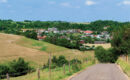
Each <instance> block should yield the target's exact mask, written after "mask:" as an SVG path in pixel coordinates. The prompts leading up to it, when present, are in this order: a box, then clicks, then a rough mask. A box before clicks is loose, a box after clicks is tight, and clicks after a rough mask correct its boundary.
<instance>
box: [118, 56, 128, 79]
mask: <svg viewBox="0 0 130 80" xmlns="http://www.w3.org/2000/svg"><path fill="white" fill-rule="evenodd" d="M117 64H119V65H120V66H121V68H122V69H123V71H124V72H125V73H126V74H127V75H128V76H129V77H130V64H129V63H127V62H126V61H124V60H123V59H121V58H120V59H119V60H118V61H117Z"/></svg>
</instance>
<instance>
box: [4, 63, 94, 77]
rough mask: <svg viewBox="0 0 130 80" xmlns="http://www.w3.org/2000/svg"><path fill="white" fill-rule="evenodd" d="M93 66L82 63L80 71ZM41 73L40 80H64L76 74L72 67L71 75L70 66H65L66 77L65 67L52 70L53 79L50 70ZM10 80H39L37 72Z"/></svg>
mask: <svg viewBox="0 0 130 80" xmlns="http://www.w3.org/2000/svg"><path fill="white" fill-rule="evenodd" d="M93 64H94V61H88V62H87V63H86V62H85V63H82V64H81V69H80V71H81V70H84V69H86V68H87V67H89V66H91V65H93ZM40 71H41V72H40V73H41V78H40V80H64V79H66V78H68V77H69V76H71V75H73V74H74V73H76V72H75V71H73V70H72V66H71V73H70V72H69V67H68V65H66V66H65V71H66V74H65V75H64V72H63V67H60V68H59V67H58V68H55V69H52V72H51V73H52V74H51V78H50V77H49V71H48V69H45V70H40ZM4 80H6V79H4ZM10 80H38V78H37V72H34V73H31V74H27V75H25V76H20V77H16V78H11V79H10Z"/></svg>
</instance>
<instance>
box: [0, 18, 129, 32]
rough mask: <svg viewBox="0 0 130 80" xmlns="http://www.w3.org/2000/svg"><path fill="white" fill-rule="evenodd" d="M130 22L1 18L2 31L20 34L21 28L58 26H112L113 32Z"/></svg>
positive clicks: (71, 27) (92, 28)
mask: <svg viewBox="0 0 130 80" xmlns="http://www.w3.org/2000/svg"><path fill="white" fill-rule="evenodd" d="M125 24H130V23H129V22H125V23H121V22H117V21H109V20H106V21H102V20H98V21H95V22H91V23H90V24H85V23H82V24H81V23H70V22H63V21H29V20H25V21H23V22H18V21H13V20H0V31H4V32H7V33H13V34H20V33H21V29H23V28H24V29H27V28H28V29H30V28H33V29H38V28H40V29H41V28H42V29H48V28H51V27H56V28H58V29H59V30H66V29H81V30H93V31H98V32H101V31H103V30H104V27H105V26H110V27H109V28H108V29H107V31H108V32H111V31H112V30H113V29H115V28H118V27H119V26H122V25H125Z"/></svg>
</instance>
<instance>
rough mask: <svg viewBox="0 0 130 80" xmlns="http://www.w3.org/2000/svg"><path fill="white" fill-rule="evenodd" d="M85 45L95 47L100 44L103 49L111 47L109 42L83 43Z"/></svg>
mask: <svg viewBox="0 0 130 80" xmlns="http://www.w3.org/2000/svg"><path fill="white" fill-rule="evenodd" d="M85 45H86V46H95V47H98V46H102V47H103V48H105V49H108V48H111V44H110V43H106V44H85Z"/></svg>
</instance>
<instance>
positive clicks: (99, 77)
mask: <svg viewBox="0 0 130 80" xmlns="http://www.w3.org/2000/svg"><path fill="white" fill-rule="evenodd" d="M70 80H128V77H127V76H126V75H125V74H124V73H123V72H122V71H121V70H120V69H119V67H118V66H117V65H116V64H96V65H94V66H92V67H89V68H88V69H87V70H85V71H83V72H81V73H80V74H78V75H77V76H75V77H72V78H71V79H70Z"/></svg>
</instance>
